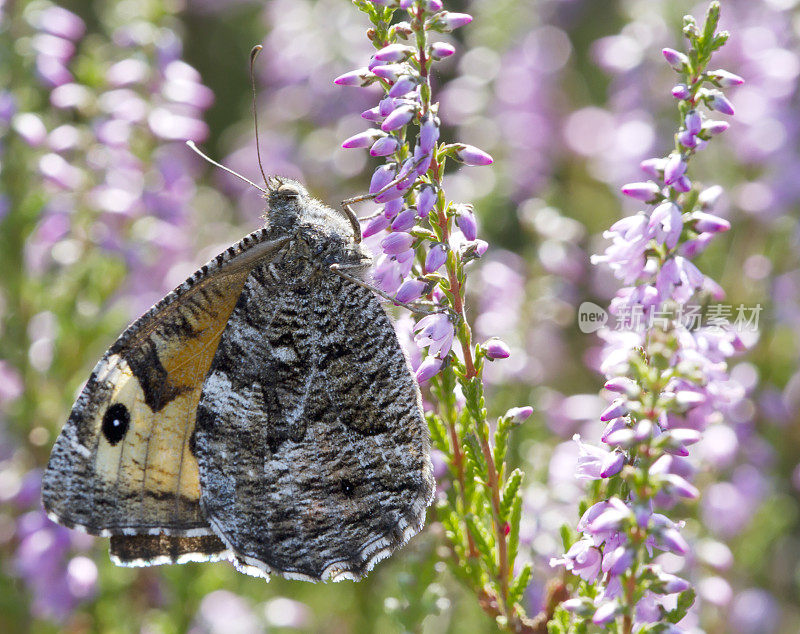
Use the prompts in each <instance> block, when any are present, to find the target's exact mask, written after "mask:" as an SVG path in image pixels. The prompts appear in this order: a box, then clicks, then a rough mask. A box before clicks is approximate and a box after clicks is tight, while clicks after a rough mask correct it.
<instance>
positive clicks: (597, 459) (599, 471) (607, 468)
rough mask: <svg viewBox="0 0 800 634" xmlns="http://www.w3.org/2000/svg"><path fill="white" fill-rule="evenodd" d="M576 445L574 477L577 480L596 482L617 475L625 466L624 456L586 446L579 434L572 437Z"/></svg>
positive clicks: (600, 448) (615, 452)
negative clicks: (576, 461) (576, 459)
mask: <svg viewBox="0 0 800 634" xmlns="http://www.w3.org/2000/svg"><path fill="white" fill-rule="evenodd" d="M572 440H574V441H575V442H576V443H577V444H578V465H577V467H576V469H575V477H576V478H578V479H579V480H598V479H600V478H610V477H611V476H613V475H616V474H618V473H619V472H620V471H621V470H622V465H623V464H625V455H624V454H622V453H620V452H617V451H606V450H605V449H603V448H602V447H596V446H594V445H587V444H586V443H584V442H582V441H581V437H580V434H575V435H574V436H573V437H572Z"/></svg>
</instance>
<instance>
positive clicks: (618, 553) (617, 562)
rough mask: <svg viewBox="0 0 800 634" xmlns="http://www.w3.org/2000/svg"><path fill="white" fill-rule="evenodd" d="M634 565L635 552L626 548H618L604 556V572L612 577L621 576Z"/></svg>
mask: <svg viewBox="0 0 800 634" xmlns="http://www.w3.org/2000/svg"><path fill="white" fill-rule="evenodd" d="M632 563H633V551H632V550H630V549H629V548H625V547H624V546H618V547H617V548H615V549H614V550H609V552H606V554H605V555H604V556H603V565H602V570H603V572H607V573H608V574H610V575H621V574H622V573H623V572H625V571H626V570H627V569H628V568H630V566H631V564H632Z"/></svg>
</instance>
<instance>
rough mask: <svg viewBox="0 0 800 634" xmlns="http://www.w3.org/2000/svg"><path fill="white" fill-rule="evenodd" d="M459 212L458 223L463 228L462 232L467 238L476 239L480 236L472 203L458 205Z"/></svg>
mask: <svg viewBox="0 0 800 634" xmlns="http://www.w3.org/2000/svg"><path fill="white" fill-rule="evenodd" d="M457 213H458V215H457V216H456V224H457V225H458V228H459V229H461V233H463V234H464V237H465V238H466V239H467V240H470V241H472V240H475V238H477V237H478V223H477V221H476V220H475V214H474V213H473V211H472V205H458V211H457Z"/></svg>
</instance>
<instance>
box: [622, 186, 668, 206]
mask: <svg viewBox="0 0 800 634" xmlns="http://www.w3.org/2000/svg"><path fill="white" fill-rule="evenodd" d="M622 193H623V194H625V195H626V196H630V197H631V198H633V199H635V200H640V201H642V202H643V203H651V202H654V201H656V200H658V198H659V195H660V194H661V188H660V187H659V186H658V185H656V184H655V183H654V182H653V181H647V182H646V183H628V184H627V185H623V186H622Z"/></svg>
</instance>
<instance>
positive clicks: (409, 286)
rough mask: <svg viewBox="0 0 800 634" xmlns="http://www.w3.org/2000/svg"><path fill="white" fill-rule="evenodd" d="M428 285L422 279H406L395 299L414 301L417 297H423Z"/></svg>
mask: <svg viewBox="0 0 800 634" xmlns="http://www.w3.org/2000/svg"><path fill="white" fill-rule="evenodd" d="M427 286H428V285H427V283H425V282H423V281H421V280H406V281H405V282H403V284H402V286H400V290H398V291H397V295H396V296H395V299H396V300H397V301H398V302H403V303H408V302H413V301H414V300H415V299H419V298H420V297H422V294H423V293H424V292H425V288H426V287H427Z"/></svg>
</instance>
